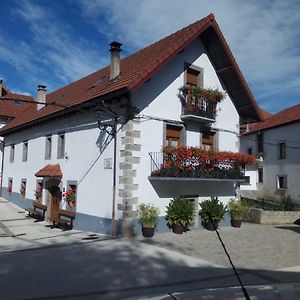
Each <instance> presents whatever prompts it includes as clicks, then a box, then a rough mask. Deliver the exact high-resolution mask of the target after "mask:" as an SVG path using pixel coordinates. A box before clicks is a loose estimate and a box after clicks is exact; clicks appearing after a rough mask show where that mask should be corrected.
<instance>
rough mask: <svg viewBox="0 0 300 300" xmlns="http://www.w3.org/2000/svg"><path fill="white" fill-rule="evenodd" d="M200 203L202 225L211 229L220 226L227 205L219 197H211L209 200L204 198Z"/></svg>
mask: <svg viewBox="0 0 300 300" xmlns="http://www.w3.org/2000/svg"><path fill="white" fill-rule="evenodd" d="M199 205H200V208H201V209H200V212H199V215H200V217H201V218H202V225H203V226H204V227H205V228H206V229H207V230H211V231H213V230H215V229H216V228H218V225H219V222H220V221H221V220H222V219H223V217H224V214H225V212H226V206H224V204H223V203H222V202H220V201H219V199H218V197H210V199H209V200H204V201H203V202H202V203H199Z"/></svg>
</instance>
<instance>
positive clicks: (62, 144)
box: [57, 133, 65, 158]
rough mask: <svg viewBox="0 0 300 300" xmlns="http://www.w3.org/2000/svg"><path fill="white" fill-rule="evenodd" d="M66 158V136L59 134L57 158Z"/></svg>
mask: <svg viewBox="0 0 300 300" xmlns="http://www.w3.org/2000/svg"><path fill="white" fill-rule="evenodd" d="M64 157H65V134H64V133H59V134H58V140H57V158H64Z"/></svg>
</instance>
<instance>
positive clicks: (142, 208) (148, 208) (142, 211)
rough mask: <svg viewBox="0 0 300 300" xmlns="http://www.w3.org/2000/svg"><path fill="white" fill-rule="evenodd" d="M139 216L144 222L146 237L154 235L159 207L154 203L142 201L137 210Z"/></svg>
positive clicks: (142, 222)
mask: <svg viewBox="0 0 300 300" xmlns="http://www.w3.org/2000/svg"><path fill="white" fill-rule="evenodd" d="M137 214H138V218H139V219H140V223H141V224H142V232H143V236H144V237H153V235H154V230H155V226H156V221H157V217H158V215H159V209H158V208H157V207H154V206H153V205H152V204H145V203H141V204H140V205H139V206H138V210H137Z"/></svg>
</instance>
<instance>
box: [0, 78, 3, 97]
mask: <svg viewBox="0 0 300 300" xmlns="http://www.w3.org/2000/svg"><path fill="white" fill-rule="evenodd" d="M2 89H3V79H2V78H0V97H2V96H3V92H2Z"/></svg>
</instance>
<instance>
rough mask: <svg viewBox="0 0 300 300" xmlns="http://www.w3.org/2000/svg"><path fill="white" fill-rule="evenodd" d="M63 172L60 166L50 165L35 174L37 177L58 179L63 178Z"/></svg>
mask: <svg viewBox="0 0 300 300" xmlns="http://www.w3.org/2000/svg"><path fill="white" fill-rule="evenodd" d="M62 175H63V174H62V172H61V169H60V165H59V164H56V165H51V164H48V165H46V166H45V167H43V168H42V169H40V170H39V171H37V172H36V173H35V176H36V177H57V178H62Z"/></svg>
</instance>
